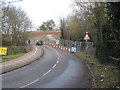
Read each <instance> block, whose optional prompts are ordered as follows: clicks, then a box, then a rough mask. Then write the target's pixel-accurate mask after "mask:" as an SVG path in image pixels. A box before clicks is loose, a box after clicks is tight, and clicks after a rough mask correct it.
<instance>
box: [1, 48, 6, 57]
mask: <svg viewBox="0 0 120 90" xmlns="http://www.w3.org/2000/svg"><path fill="white" fill-rule="evenodd" d="M6 54H7V47H0V55H6Z"/></svg>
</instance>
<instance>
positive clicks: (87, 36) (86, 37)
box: [83, 32, 90, 54]
mask: <svg viewBox="0 0 120 90" xmlns="http://www.w3.org/2000/svg"><path fill="white" fill-rule="evenodd" d="M83 39H84V40H86V48H85V49H86V54H87V49H88V43H87V40H90V37H89V35H88V32H86V35H85V37H84V38H83Z"/></svg>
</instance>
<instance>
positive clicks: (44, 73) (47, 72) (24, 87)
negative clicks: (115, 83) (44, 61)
mask: <svg viewBox="0 0 120 90" xmlns="http://www.w3.org/2000/svg"><path fill="white" fill-rule="evenodd" d="M56 53H57V55H58V60H57V62H56V64H57V63H59V54H58V52H57V51H56ZM56 64H55V65H54V66H53V67H52V69H53V68H55V67H56ZM52 69H50V70H49V71H47V72H46V73H44V74H43V75H42V76H41V77H39V78H38V79H36V80H34V81H32V82H31V83H28V84H26V85H24V86H21V87H19V88H25V87H27V86H30V85H32V84H33V83H35V82H37V81H39V80H40V79H41V78H42V77H44V76H45V75H47V74H48V73H49V72H51V71H52Z"/></svg>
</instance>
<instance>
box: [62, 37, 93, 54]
mask: <svg viewBox="0 0 120 90" xmlns="http://www.w3.org/2000/svg"><path fill="white" fill-rule="evenodd" d="M60 45H62V46H65V47H69V48H72V47H76V51H77V52H85V53H89V52H90V51H91V50H92V49H93V42H87V43H86V42H79V41H72V40H64V39H61V40H60Z"/></svg>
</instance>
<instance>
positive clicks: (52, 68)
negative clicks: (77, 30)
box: [2, 46, 91, 88]
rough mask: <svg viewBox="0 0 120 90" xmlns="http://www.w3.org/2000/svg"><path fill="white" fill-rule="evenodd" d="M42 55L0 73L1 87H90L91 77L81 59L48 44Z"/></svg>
mask: <svg viewBox="0 0 120 90" xmlns="http://www.w3.org/2000/svg"><path fill="white" fill-rule="evenodd" d="M40 47H42V48H43V50H44V55H43V56H42V57H41V58H40V59H38V60H37V61H35V62H33V63H32V64H30V65H28V66H25V67H23V68H20V69H17V70H14V71H12V72H9V73H6V74H4V75H2V88H91V77H90V75H89V71H88V69H87V67H86V66H85V65H84V64H83V62H82V60H80V58H78V57H77V56H75V55H73V54H69V53H66V52H62V51H60V50H57V49H54V48H53V47H50V46H40Z"/></svg>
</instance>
